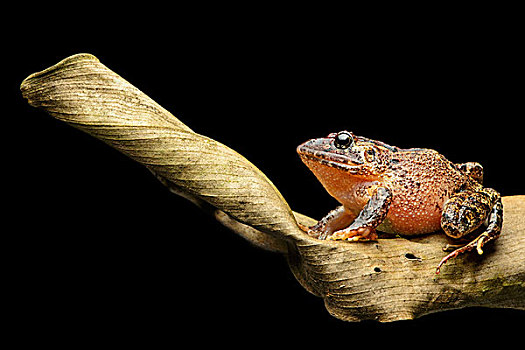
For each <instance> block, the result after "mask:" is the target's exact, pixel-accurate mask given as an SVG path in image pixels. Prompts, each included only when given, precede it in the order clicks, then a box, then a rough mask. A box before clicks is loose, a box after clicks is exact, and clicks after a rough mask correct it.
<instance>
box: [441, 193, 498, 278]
mask: <svg viewBox="0 0 525 350" xmlns="http://www.w3.org/2000/svg"><path fill="white" fill-rule="evenodd" d="M480 196H481V197H480ZM465 197H466V198H465ZM459 198H464V200H463V202H464V203H463V205H462V206H461V207H460V208H459V209H458V208H457V206H458V203H457V202H458V201H459V200H457V199H456V200H454V199H452V200H453V201H452V202H448V203H447V204H446V205H445V210H444V211H443V217H442V222H441V225H442V227H443V229H444V231H445V233H447V235H449V236H451V237H454V238H458V237H461V236H463V234H468V233H470V232H472V231H473V230H474V229H476V228H477V227H479V225H477V224H476V223H474V224H473V225H471V226H470V228H469V229H466V230H465V231H464V233H463V234H461V232H459V231H460V230H458V227H460V226H461V225H452V224H451V223H450V222H446V216H447V215H450V211H451V210H458V212H457V213H456V214H455V215H454V217H456V218H459V220H460V221H464V223H463V224H466V226H468V224H467V221H468V220H469V218H472V216H471V215H469V214H468V213H476V214H477V217H478V220H480V218H482V219H483V220H484V219H485V217H487V215H483V212H484V208H486V206H488V205H490V206H489V209H488V210H487V211H488V212H489V213H488V226H487V229H486V230H485V231H484V232H483V233H482V234H481V235H479V236H478V237H476V238H475V239H474V240H472V241H471V242H470V243H468V244H466V245H465V246H463V247H461V248H458V249H456V250H454V251H453V252H452V253H450V254H448V255H447V256H445V257H444V258H443V259H442V260H441V261H440V263H439V264H438V267H437V269H436V273H439V270H440V268H441V266H442V265H443V264H444V263H446V262H447V261H448V260H450V259H452V258H455V257H456V256H458V255H459V254H461V253H464V252H468V251H470V250H473V249H474V248H476V250H477V252H478V254H480V255H481V254H483V249H482V248H483V246H484V245H485V244H486V243H487V242H490V241H492V240H495V239H496V238H498V237H499V235H500V233H501V228H502V225H503V204H502V203H501V196H500V195H499V193H498V192H496V191H495V190H493V189H491V188H484V189H482V191H479V192H475V193H470V194H468V193H467V194H466V195H465V192H462V193H460V194H459ZM476 198H477V200H480V198H484V201H482V202H479V201H476ZM459 202H461V201H459ZM451 208H452V209H451ZM473 208H477V209H473ZM447 210H449V212H448V214H447ZM461 212H463V215H461ZM444 221H445V222H444ZM476 225H477V226H476ZM451 226H457V227H456V228H455V229H454V228H452V227H451ZM463 227H465V225H464V226H463Z"/></svg>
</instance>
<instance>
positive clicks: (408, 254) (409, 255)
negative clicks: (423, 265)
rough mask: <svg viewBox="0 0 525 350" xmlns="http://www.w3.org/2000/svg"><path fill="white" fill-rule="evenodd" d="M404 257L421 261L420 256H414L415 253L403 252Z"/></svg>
mask: <svg viewBox="0 0 525 350" xmlns="http://www.w3.org/2000/svg"><path fill="white" fill-rule="evenodd" d="M405 258H407V259H408V260H417V261H421V258H418V257H417V256H415V255H414V254H412V253H406V254H405Z"/></svg>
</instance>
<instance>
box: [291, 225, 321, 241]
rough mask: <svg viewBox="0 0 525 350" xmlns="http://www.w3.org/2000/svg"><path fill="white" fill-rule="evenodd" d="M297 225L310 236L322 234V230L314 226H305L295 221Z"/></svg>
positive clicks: (317, 236)
mask: <svg viewBox="0 0 525 350" xmlns="http://www.w3.org/2000/svg"><path fill="white" fill-rule="evenodd" d="M297 225H298V226H299V228H300V229H301V230H302V231H304V232H306V233H307V234H308V235H309V236H310V237H313V238H319V237H320V236H321V235H322V234H323V232H321V231H318V230H316V229H315V226H305V225H303V224H300V223H297Z"/></svg>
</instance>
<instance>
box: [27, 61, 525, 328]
mask: <svg viewBox="0 0 525 350" xmlns="http://www.w3.org/2000/svg"><path fill="white" fill-rule="evenodd" d="M21 90H22V93H23V95H24V97H25V98H27V99H28V101H29V103H30V104H31V105H32V106H35V107H40V108H43V109H44V110H45V111H47V112H48V113H49V114H51V115H52V116H54V117H55V118H57V119H59V120H62V121H64V122H66V123H69V124H71V125H72V126H74V127H76V128H78V129H81V130H83V131H85V132H87V133H89V134H91V135H93V136H94V137H97V138H99V139H101V140H103V141H104V142H106V143H108V144H109V145H111V146H112V147H114V148H116V149H118V150H119V151H121V152H123V153H124V154H126V155H128V156H129V157H131V158H133V159H134V160H136V161H138V162H140V163H142V164H144V165H145V166H146V167H148V168H149V169H150V170H151V171H152V172H154V173H155V174H156V175H157V176H158V177H159V179H160V180H161V181H162V182H163V183H164V184H166V185H167V186H168V187H169V188H170V189H171V190H173V191H174V192H175V193H177V194H180V195H182V196H184V197H187V198H188V199H190V200H192V201H193V202H195V203H196V204H198V205H200V206H201V207H202V208H203V209H205V210H209V211H212V213H213V214H214V215H215V217H216V218H217V220H219V221H220V222H222V223H223V224H224V225H226V226H227V227H229V228H230V229H232V230H233V231H235V232H237V233H239V234H240V235H242V236H243V237H245V238H246V239H248V240H250V241H251V242H253V243H254V244H256V245H258V246H260V247H262V248H265V249H270V250H274V251H278V252H281V253H284V254H286V255H287V257H288V261H289V265H290V268H291V270H292V271H293V273H294V275H295V276H296V278H297V280H298V281H299V282H300V283H301V284H302V285H303V287H304V288H306V289H307V290H308V291H310V292H311V293H313V294H315V295H317V296H320V297H322V298H324V300H325V305H326V307H327V309H328V311H329V312H330V313H331V314H332V315H334V316H335V317H337V318H340V319H343V320H348V321H357V320H363V319H375V320H379V321H394V320H401V319H412V318H415V317H418V316H421V315H424V314H427V313H431V312H436V311H442V310H448V309H455V308H463V307H467V306H486V307H509V308H515V309H521V310H523V309H525V261H524V258H523V257H524V256H525V220H524V219H523V218H524V217H525V196H512V197H505V198H503V204H504V208H505V215H504V216H505V219H504V224H503V232H502V236H501V238H499V239H498V240H496V241H495V242H494V244H491V245H490V246H489V247H487V248H486V252H485V254H483V256H478V255H476V254H464V255H462V256H460V257H458V258H456V259H454V260H453V261H451V262H450V263H447V265H445V267H444V268H443V269H442V272H441V274H440V275H436V274H435V268H436V266H437V263H438V262H439V261H440V260H441V258H442V257H443V254H444V253H443V252H442V250H441V248H442V247H443V246H444V245H445V243H446V240H445V238H444V235H440V234H434V235H427V236H423V237H420V238H412V239H410V240H408V239H403V238H395V239H380V240H379V241H378V242H370V243H353V244H352V243H345V242H334V241H321V240H317V239H314V238H311V237H309V236H307V235H306V234H304V233H303V232H302V231H301V230H300V229H299V228H298V226H297V224H296V218H297V220H298V221H299V222H301V223H302V224H304V225H308V224H312V219H310V218H307V217H305V216H303V215H301V214H298V213H292V211H291V210H290V208H289V207H288V204H287V203H286V201H285V200H284V199H283V197H282V196H281V194H280V193H279V191H278V190H277V189H276V188H275V186H273V184H272V183H271V182H270V180H268V179H267V178H266V176H265V175H264V174H263V173H262V172H260V171H259V170H258V169H257V168H256V167H255V166H254V165H253V164H251V163H250V162H249V161H248V160H246V159H245V158H244V157H242V156H241V155H240V154H238V153H237V152H235V151H234V150H232V149H230V148H228V147H227V146H225V145H223V144H221V143H219V142H217V141H214V140H212V139H210V138H208V137H205V136H203V135H199V134H197V133H195V132H193V131H192V130H191V129H190V128H188V127H187V126H186V125H184V124H183V123H182V122H181V121H180V120H178V119H177V118H175V117H174V116H173V115H172V114H170V113H169V112H167V111H166V110H165V109H163V108H162V107H161V106H159V105H158V104H157V103H155V102H154V101H153V100H152V99H150V98H149V97H147V96H146V95H144V94H143V93H142V92H141V91H139V90H138V89H137V88H135V87H133V86H132V85H131V84H129V83H128V82H126V81H125V80H124V79H122V78H121V77H120V76H118V75H117V74H116V73H114V72H112V71H111V70H109V69H108V68H106V67H105V66H104V65H102V64H101V63H100V62H99V61H98V60H97V59H96V58H95V57H94V56H91V55H86V54H81V55H75V56H72V57H69V58H66V59H65V60H63V61H62V62H60V63H58V64H57V65H55V66H53V67H51V68H48V69H46V70H44V71H42V72H39V73H35V74H33V75H31V76H29V77H28V78H27V79H26V80H24V82H23V83H22V86H21ZM294 215H295V217H294Z"/></svg>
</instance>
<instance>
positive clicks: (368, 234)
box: [327, 227, 377, 242]
mask: <svg viewBox="0 0 525 350" xmlns="http://www.w3.org/2000/svg"><path fill="white" fill-rule="evenodd" d="M327 239H329V240H332V241H340V240H344V241H348V242H357V241H372V240H377V233H376V230H375V229H373V228H371V227H360V228H358V229H353V230H350V229H344V230H339V231H336V232H334V233H333V234H332V235H330V236H329V237H328V238H327Z"/></svg>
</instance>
